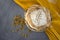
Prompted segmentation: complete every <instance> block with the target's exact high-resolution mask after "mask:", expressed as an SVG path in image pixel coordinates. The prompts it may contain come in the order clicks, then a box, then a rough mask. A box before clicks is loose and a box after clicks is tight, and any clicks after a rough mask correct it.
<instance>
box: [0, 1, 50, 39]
mask: <svg viewBox="0 0 60 40" xmlns="http://www.w3.org/2000/svg"><path fill="white" fill-rule="evenodd" d="M24 12H25V11H24V10H23V9H22V8H21V7H20V6H18V5H17V4H16V3H15V2H13V0H0V40H49V39H48V37H47V35H46V34H45V32H39V33H37V32H32V33H30V36H29V37H28V38H24V37H23V36H22V35H21V33H26V34H29V33H28V32H27V30H28V28H27V26H25V28H24V30H23V31H21V30H20V31H18V32H11V30H16V28H15V27H14V26H13V25H12V22H13V18H14V16H16V15H21V16H22V17H24ZM19 27H20V26H18V27H17V28H19Z"/></svg>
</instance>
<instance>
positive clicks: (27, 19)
mask: <svg viewBox="0 0 60 40" xmlns="http://www.w3.org/2000/svg"><path fill="white" fill-rule="evenodd" d="M38 9H43V11H44V12H45V14H46V17H47V24H46V25H43V26H38V27H36V25H34V24H33V23H32V20H31V17H30V13H31V12H32V11H34V10H38ZM25 20H26V21H25V22H26V24H27V25H28V26H27V27H28V28H29V29H30V30H32V31H36V32H40V31H42V30H44V29H45V28H47V27H49V25H50V24H51V17H50V12H49V10H48V9H46V8H45V7H42V6H40V5H33V6H31V7H30V8H28V10H27V12H26V14H25Z"/></svg>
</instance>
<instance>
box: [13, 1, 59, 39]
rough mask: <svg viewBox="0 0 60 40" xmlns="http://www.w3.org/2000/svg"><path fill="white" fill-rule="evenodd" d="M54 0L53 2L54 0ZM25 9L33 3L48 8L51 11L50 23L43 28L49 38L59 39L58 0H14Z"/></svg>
mask: <svg viewBox="0 0 60 40" xmlns="http://www.w3.org/2000/svg"><path fill="white" fill-rule="evenodd" d="M54 1H55V2H54ZM14 2H15V3H17V4H18V5H19V6H21V7H22V8H23V9H24V10H25V11H26V10H27V9H28V8H29V7H30V6H32V5H34V4H40V5H41V6H44V7H46V8H48V9H49V10H50V12H51V16H52V23H51V27H50V28H47V29H46V30H45V32H46V34H47V35H48V37H49V39H50V40H60V30H59V29H60V5H59V4H60V0H53V2H50V1H49V0H14Z"/></svg>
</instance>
